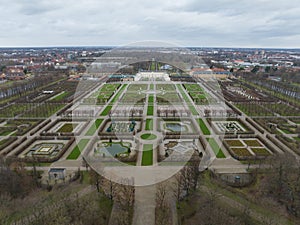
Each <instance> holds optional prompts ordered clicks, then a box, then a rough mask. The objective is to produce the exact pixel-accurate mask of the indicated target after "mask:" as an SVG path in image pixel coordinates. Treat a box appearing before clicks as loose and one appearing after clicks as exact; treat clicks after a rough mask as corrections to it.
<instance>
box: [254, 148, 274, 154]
mask: <svg viewBox="0 0 300 225" xmlns="http://www.w3.org/2000/svg"><path fill="white" fill-rule="evenodd" d="M251 150H252V151H253V152H254V154H255V155H257V156H269V155H271V154H270V152H268V151H267V150H266V149H265V148H251Z"/></svg>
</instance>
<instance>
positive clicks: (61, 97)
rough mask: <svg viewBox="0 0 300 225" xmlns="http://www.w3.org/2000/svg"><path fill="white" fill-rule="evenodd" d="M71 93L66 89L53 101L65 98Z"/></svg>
mask: <svg viewBox="0 0 300 225" xmlns="http://www.w3.org/2000/svg"><path fill="white" fill-rule="evenodd" d="M68 95H69V92H66V91H64V92H63V93H61V94H60V95H58V96H56V97H55V98H53V99H52V100H51V101H61V100H63V99H64V98H65V97H67V96H68Z"/></svg>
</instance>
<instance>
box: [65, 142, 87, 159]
mask: <svg viewBox="0 0 300 225" xmlns="http://www.w3.org/2000/svg"><path fill="white" fill-rule="evenodd" d="M89 141H90V140H89V139H81V140H80V141H79V143H78V144H77V145H76V146H75V148H74V149H73V151H72V152H71V153H70V155H69V156H68V157H67V159H68V160H76V159H78V157H79V156H80V153H81V151H83V149H84V148H85V146H86V145H87V143H88V142H89Z"/></svg>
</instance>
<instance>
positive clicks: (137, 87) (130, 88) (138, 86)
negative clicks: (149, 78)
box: [127, 84, 148, 92]
mask: <svg viewBox="0 0 300 225" xmlns="http://www.w3.org/2000/svg"><path fill="white" fill-rule="evenodd" d="M147 89H148V84H131V85H129V86H128V88H127V91H129V92H132V91H133V92H137V91H145V90H147Z"/></svg>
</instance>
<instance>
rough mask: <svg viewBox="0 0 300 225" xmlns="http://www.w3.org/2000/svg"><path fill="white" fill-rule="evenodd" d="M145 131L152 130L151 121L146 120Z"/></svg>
mask: <svg viewBox="0 0 300 225" xmlns="http://www.w3.org/2000/svg"><path fill="white" fill-rule="evenodd" d="M145 130H153V119H146V127H145Z"/></svg>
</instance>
